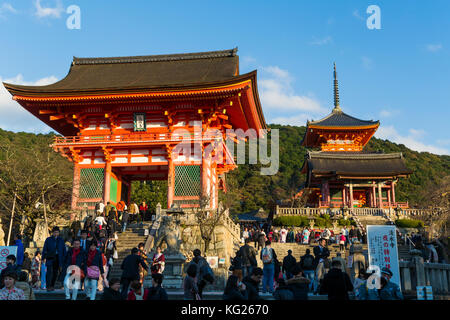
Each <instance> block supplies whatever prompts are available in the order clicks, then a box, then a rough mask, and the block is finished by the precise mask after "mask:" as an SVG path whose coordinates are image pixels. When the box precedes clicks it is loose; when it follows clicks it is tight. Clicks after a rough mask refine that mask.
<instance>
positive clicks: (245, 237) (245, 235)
mask: <svg viewBox="0 0 450 320" xmlns="http://www.w3.org/2000/svg"><path fill="white" fill-rule="evenodd" d="M249 236H250V235H249V233H248V229H247V228H245V229H244V232H242V238H244V243H245V240H246V239H248V237H249Z"/></svg>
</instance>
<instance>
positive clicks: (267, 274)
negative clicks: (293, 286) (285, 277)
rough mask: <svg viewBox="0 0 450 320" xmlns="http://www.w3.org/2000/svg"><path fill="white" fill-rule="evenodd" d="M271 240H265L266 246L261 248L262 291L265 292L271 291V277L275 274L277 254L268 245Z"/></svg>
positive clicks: (272, 288)
mask: <svg viewBox="0 0 450 320" xmlns="http://www.w3.org/2000/svg"><path fill="white" fill-rule="evenodd" d="M270 245H271V242H270V241H269V240H267V241H266V246H265V247H264V248H263V249H262V250H261V254H260V258H261V260H262V262H263V274H264V276H263V284H262V292H263V293H266V292H267V291H269V292H270V293H273V290H274V287H273V280H274V279H273V278H274V274H275V260H276V258H277V255H276V253H275V250H273V248H272V247H271V246H270Z"/></svg>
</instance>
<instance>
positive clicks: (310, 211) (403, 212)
mask: <svg viewBox="0 0 450 320" xmlns="http://www.w3.org/2000/svg"><path fill="white" fill-rule="evenodd" d="M344 211H345V212H346V213H349V214H350V213H351V214H353V215H356V216H384V215H393V214H397V215H398V216H399V217H408V218H409V217H410V218H414V217H426V216H437V215H440V214H442V211H441V210H440V209H395V208H384V209H380V208H348V209H342V208H289V207H279V206H277V207H276V212H275V214H276V215H277V216H296V215H299V216H314V215H320V214H325V213H328V214H329V213H331V212H332V213H334V214H342V213H343V212H344Z"/></svg>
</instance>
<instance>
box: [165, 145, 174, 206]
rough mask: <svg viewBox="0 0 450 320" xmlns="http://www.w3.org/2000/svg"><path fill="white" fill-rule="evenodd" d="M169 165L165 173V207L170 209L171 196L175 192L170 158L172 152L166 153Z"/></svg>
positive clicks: (172, 166)
mask: <svg viewBox="0 0 450 320" xmlns="http://www.w3.org/2000/svg"><path fill="white" fill-rule="evenodd" d="M167 160H168V161H169V165H168V170H169V172H168V174H167V208H168V209H170V207H172V204H173V197H174V194H175V166H174V163H173V159H172V152H171V151H170V154H168V159H167Z"/></svg>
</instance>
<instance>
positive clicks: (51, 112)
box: [39, 110, 56, 114]
mask: <svg viewBox="0 0 450 320" xmlns="http://www.w3.org/2000/svg"><path fill="white" fill-rule="evenodd" d="M55 113H56V111H54V110H39V114H55Z"/></svg>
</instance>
